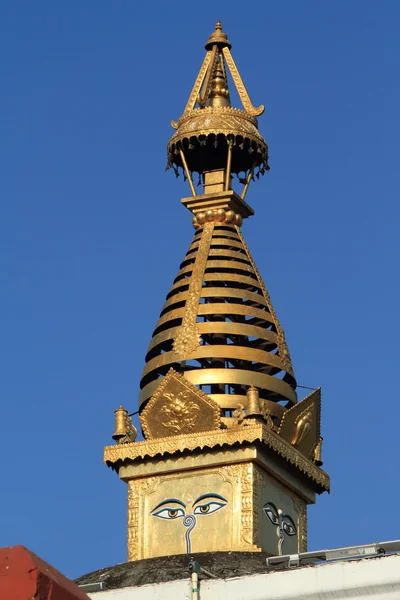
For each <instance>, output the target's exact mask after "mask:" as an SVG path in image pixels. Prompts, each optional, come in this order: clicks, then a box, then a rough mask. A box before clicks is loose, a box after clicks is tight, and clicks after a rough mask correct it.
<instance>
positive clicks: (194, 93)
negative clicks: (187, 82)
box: [175, 52, 211, 129]
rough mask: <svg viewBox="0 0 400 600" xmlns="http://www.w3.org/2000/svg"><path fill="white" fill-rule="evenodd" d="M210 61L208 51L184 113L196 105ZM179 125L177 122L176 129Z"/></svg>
mask: <svg viewBox="0 0 400 600" xmlns="http://www.w3.org/2000/svg"><path fill="white" fill-rule="evenodd" d="M210 62H211V52H207V54H206V56H205V59H204V61H203V64H202V65H201V67H200V71H199V74H198V75H197V79H196V81H195V84H194V86H193V89H192V91H191V93H190V96H189V100H188V101H187V104H186V107H185V110H184V113H187V112H189V111H191V110H193V109H194V107H195V106H196V102H197V98H198V96H199V93H200V90H201V86H202V85H203V81H204V77H205V76H206V73H207V69H208V67H209V65H210ZM177 127H178V124H176V127H175V129H176V128H177Z"/></svg>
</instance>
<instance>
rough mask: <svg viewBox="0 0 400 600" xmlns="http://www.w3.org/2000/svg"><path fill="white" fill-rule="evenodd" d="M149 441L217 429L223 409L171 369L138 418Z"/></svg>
mask: <svg viewBox="0 0 400 600" xmlns="http://www.w3.org/2000/svg"><path fill="white" fill-rule="evenodd" d="M139 420H140V424H141V426H142V431H143V435H144V437H145V438H146V439H151V438H164V437H168V436H174V435H183V434H190V433H198V432H200V431H210V430H212V429H218V428H219V427H220V425H221V418H220V408H219V406H218V404H217V403H216V402H214V400H212V399H211V398H210V397H209V396H207V394H204V392H202V391H201V390H199V389H198V388H197V387H196V386H195V385H193V384H192V383H190V382H189V381H188V380H187V379H186V378H185V376H184V375H180V374H179V373H177V372H176V371H175V370H174V369H170V370H169V371H168V373H167V375H166V376H165V377H164V378H163V379H162V381H161V383H160V385H159V386H158V388H157V390H156V391H155V393H154V394H153V396H152V397H151V398H150V400H149V402H148V403H147V405H146V406H145V408H144V409H143V410H142V413H141V415H140V417H139Z"/></svg>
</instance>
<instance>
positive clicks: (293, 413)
mask: <svg viewBox="0 0 400 600" xmlns="http://www.w3.org/2000/svg"><path fill="white" fill-rule="evenodd" d="M320 429H321V388H318V389H316V390H315V391H313V392H312V393H311V394H309V395H308V396H307V397H306V398H304V399H303V400H302V401H301V402H299V403H298V404H297V405H296V406H294V407H292V408H291V409H290V410H288V411H286V412H285V414H284V415H283V417H282V420H281V423H280V427H279V435H280V436H281V437H283V438H284V439H285V440H287V441H288V442H290V443H291V444H292V445H293V446H295V447H296V448H298V450H299V451H300V452H302V453H303V454H304V455H305V456H307V458H310V459H314V453H315V449H316V448H317V446H318V444H319V442H320V439H321V431H320Z"/></svg>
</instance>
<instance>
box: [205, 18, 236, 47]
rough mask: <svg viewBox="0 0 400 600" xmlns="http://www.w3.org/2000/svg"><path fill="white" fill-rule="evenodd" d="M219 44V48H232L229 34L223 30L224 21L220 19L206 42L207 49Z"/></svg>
mask: <svg viewBox="0 0 400 600" xmlns="http://www.w3.org/2000/svg"><path fill="white" fill-rule="evenodd" d="M215 44H217V45H218V47H219V49H220V50H222V49H223V48H232V45H231V43H230V41H229V40H228V36H227V35H226V33H224V32H223V31H222V23H221V21H220V20H218V21H217V23H216V25H215V31H213V33H212V34H211V35H210V38H209V40H208V42H207V44H206V50H212V48H213V46H214V45H215Z"/></svg>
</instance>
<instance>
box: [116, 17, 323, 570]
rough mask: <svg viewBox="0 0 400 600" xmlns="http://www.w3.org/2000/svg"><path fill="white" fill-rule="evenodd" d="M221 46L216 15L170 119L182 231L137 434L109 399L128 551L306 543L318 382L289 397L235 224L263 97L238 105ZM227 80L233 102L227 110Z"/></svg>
mask: <svg viewBox="0 0 400 600" xmlns="http://www.w3.org/2000/svg"><path fill="white" fill-rule="evenodd" d="M230 48H231V44H230V42H229V40H228V37H227V35H226V34H225V33H224V32H223V31H222V25H221V23H220V22H219V21H218V22H217V25H216V28H215V31H214V32H213V33H212V34H211V36H210V38H209V40H208V41H207V43H206V51H207V53H206V57H205V59H204V62H203V64H202V66H201V69H200V72H199V75H198V77H197V79H196V82H195V84H194V87H193V90H192V92H191V94H190V97H189V101H188V103H187V105H186V108H185V110H184V113H183V114H182V116H181V117H180V118H179V120H178V121H177V122H173V123H172V125H173V127H174V129H175V132H174V134H173V136H172V137H171V139H170V141H169V144H168V165H169V166H170V167H172V168H174V169H175V171H176V172H177V173H179V172H182V171H183V172H184V174H185V177H186V179H187V180H188V182H189V186H190V190H191V195H190V196H189V197H186V198H183V199H182V204H183V205H184V206H185V207H186V208H187V209H188V210H189V211H190V212H191V213H192V215H193V217H192V222H193V226H194V228H195V233H194V237H193V240H192V243H191V244H190V246H189V249H188V251H187V253H186V256H185V258H184V259H183V261H182V263H181V265H180V269H179V271H178V273H177V275H176V277H175V279H174V282H173V284H172V287H171V289H170V291H169V293H168V294H167V297H166V300H165V303H164V306H163V308H162V310H161V314H160V317H159V320H158V322H157V324H156V327H155V329H154V331H153V335H152V338H151V341H150V344H149V347H148V351H147V354H146V359H145V360H146V364H145V367H144V370H143V373H142V378H141V382H140V388H141V391H140V399H139V410H140V416H139V419H140V424H141V428H142V433H143V436H144V438H145V439H144V441H136V431H135V429H134V428H133V427H132V425H131V422H130V418H129V416H128V412H127V411H126V410H125V409H124V408H123V407H122V406H121V407H120V408H119V409H117V410H116V411H115V432H114V435H113V438H114V440H115V441H116V445H115V446H110V447H107V448H106V449H105V460H106V462H107V464H108V465H110V466H112V467H113V468H114V469H115V470H117V471H118V473H119V476H120V478H121V479H123V480H125V481H126V482H127V483H128V485H129V508H128V512H129V516H128V556H129V559H130V560H136V559H141V558H152V557H154V556H164V555H168V554H174V553H175V554H180V553H191V552H207V551H213V552H215V551H223V550H226V551H232V550H240V551H261V550H263V551H266V552H268V553H269V554H282V553H283V554H292V553H297V552H299V551H305V550H306V542H307V524H306V507H307V504H310V503H313V502H314V500H315V493H321V492H323V491H324V490H327V489H329V477H328V476H327V474H326V473H324V472H323V471H322V470H321V469H320V468H319V467H320V465H321V464H322V462H321V439H322V438H321V437H320V390H319V389H318V390H315V391H314V392H313V393H312V394H310V395H309V396H307V397H306V398H305V399H303V400H302V401H301V402H298V400H297V394H296V380H295V377H294V374H293V368H292V363H291V358H290V354H289V350H288V346H287V343H286V340H285V335H284V333H283V329H282V326H281V324H280V322H279V320H278V317H277V315H276V313H275V310H274V308H273V306H272V303H271V299H270V296H269V294H268V292H267V289H266V287H265V285H264V282H263V280H262V278H261V275H260V273H259V271H258V269H257V267H256V265H255V263H254V260H253V258H252V256H251V254H250V251H249V249H248V247H247V244H246V242H245V240H244V238H243V234H242V231H241V226H242V224H243V221H244V220H245V219H247V218H248V217H250V216H252V215H253V214H254V212H253V210H252V208H251V207H250V206H249V205H248V204H247V203H246V201H245V196H246V194H247V191H248V188H249V185H250V182H251V181H252V180H253V179H254V178H255V177H257V178H258V177H259V175H260V174H264V173H265V172H266V171H267V170H268V147H267V143H266V141H265V139H264V138H263V137H262V135H261V134H260V132H259V130H258V121H257V116H259V115H260V114H261V113H262V112H263V110H264V107H263V106H260V107H259V108H255V107H254V106H253V104H252V103H251V101H250V98H249V95H248V93H247V91H246V88H245V87H244V84H243V81H242V79H241V77H240V74H239V72H238V70H237V68H236V65H235V63H234V61H233V58H232V55H231V53H230ZM229 76H230V77H231V79H232V80H233V83H234V85H235V86H236V89H237V91H238V94H239V97H240V100H241V102H242V105H243V106H242V108H237V107H233V106H231V100H230V94H229V82H228V78H229ZM195 173H197V174H198V175H199V177H200V181H199V185H200V184H202V189H201V188H200V190H199V191H200V193H198V192H197V190H196V187H195V184H194V174H195ZM234 177H237V179H238V183H239V186H241V187H240V189H239V190H238V191H235V189H234ZM278 481H279V483H278ZM217 512H218V515H214V514H213V513H217Z"/></svg>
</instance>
